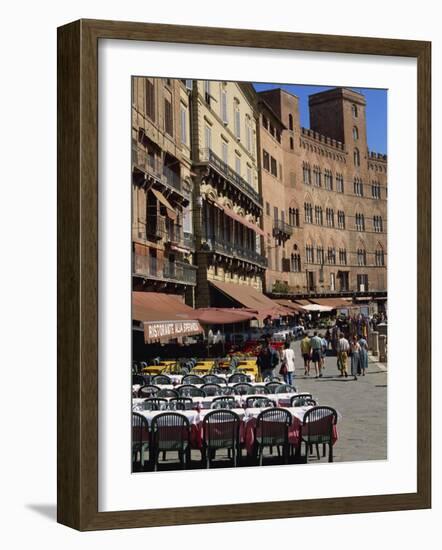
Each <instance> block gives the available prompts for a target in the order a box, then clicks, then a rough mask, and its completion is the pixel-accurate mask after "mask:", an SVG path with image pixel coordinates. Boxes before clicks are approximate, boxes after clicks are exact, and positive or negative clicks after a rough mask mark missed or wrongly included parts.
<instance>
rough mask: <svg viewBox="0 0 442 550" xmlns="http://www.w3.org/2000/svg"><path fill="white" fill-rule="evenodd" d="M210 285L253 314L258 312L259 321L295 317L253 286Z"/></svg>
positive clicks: (215, 282) (213, 283) (214, 282)
mask: <svg viewBox="0 0 442 550" xmlns="http://www.w3.org/2000/svg"><path fill="white" fill-rule="evenodd" d="M210 284H211V285H212V286H214V287H215V288H216V289H218V290H219V291H220V292H222V293H223V294H225V295H226V296H228V297H229V298H230V299H232V300H233V301H235V302H237V303H238V304H240V305H241V306H244V307H245V308H248V309H249V310H251V312H252V313H253V312H256V313H257V314H258V318H259V319H264V318H265V317H268V316H270V317H277V316H279V315H282V316H284V315H293V312H292V311H290V310H289V309H288V308H285V307H284V306H281V305H279V304H275V302H274V301H273V300H271V299H270V298H268V297H267V296H265V295H264V294H263V293H262V292H259V290H256V288H253V287H252V286H248V285H238V284H234V283H224V282H221V281H210Z"/></svg>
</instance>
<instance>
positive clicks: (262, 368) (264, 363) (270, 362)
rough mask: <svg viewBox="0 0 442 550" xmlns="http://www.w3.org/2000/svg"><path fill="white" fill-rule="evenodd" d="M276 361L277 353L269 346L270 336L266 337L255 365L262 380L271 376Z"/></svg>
mask: <svg viewBox="0 0 442 550" xmlns="http://www.w3.org/2000/svg"><path fill="white" fill-rule="evenodd" d="M278 363H279V358H278V353H277V352H276V350H275V349H273V348H272V347H271V345H270V338H269V337H266V338H265V340H264V343H263V345H262V348H261V350H260V352H259V354H258V357H257V358H256V365H257V367H258V370H259V373H260V375H261V379H262V380H263V381H264V380H265V379H266V378H271V377H272V376H273V369H274V368H275V367H276V366H277V365H278Z"/></svg>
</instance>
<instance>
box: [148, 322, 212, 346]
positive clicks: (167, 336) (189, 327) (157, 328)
mask: <svg viewBox="0 0 442 550" xmlns="http://www.w3.org/2000/svg"><path fill="white" fill-rule="evenodd" d="M201 332H203V329H202V327H201V325H200V324H199V322H198V321H188V320H186V321H150V322H149V321H146V322H144V340H145V342H146V343H149V342H153V341H156V340H172V339H174V338H179V337H181V336H191V335H193V334H200V333H201Z"/></svg>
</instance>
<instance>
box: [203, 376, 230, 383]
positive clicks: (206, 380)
mask: <svg viewBox="0 0 442 550" xmlns="http://www.w3.org/2000/svg"><path fill="white" fill-rule="evenodd" d="M203 380H204V383H205V384H225V383H226V381H225V379H224V378H222V377H221V376H217V375H216V374H206V375H205V376H203Z"/></svg>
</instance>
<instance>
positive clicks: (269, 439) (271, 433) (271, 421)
mask: <svg viewBox="0 0 442 550" xmlns="http://www.w3.org/2000/svg"><path fill="white" fill-rule="evenodd" d="M292 421H293V418H292V415H291V414H290V412H289V411H287V410H286V409H279V408H276V407H275V408H273V409H266V410H264V411H262V412H260V413H259V415H258V418H257V419H256V439H257V441H258V442H260V443H261V444H263V445H276V444H280V445H282V444H284V443H287V442H288V430H289V426H290V425H291V423H292Z"/></svg>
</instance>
